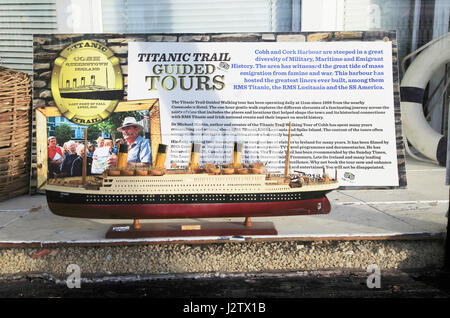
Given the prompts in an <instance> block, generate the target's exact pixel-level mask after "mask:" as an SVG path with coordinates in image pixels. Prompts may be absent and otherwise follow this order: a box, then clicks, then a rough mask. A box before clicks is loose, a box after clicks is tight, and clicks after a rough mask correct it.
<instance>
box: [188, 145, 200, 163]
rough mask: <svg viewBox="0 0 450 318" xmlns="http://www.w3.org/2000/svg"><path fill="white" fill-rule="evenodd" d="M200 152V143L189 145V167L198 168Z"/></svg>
mask: <svg viewBox="0 0 450 318" xmlns="http://www.w3.org/2000/svg"><path fill="white" fill-rule="evenodd" d="M201 152H202V145H201V144H192V145H191V158H190V160H189V168H191V169H192V168H198V163H199V162H200V154H201Z"/></svg>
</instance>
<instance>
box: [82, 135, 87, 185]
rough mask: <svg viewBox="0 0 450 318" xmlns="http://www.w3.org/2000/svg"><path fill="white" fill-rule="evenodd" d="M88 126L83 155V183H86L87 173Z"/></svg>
mask: <svg viewBox="0 0 450 318" xmlns="http://www.w3.org/2000/svg"><path fill="white" fill-rule="evenodd" d="M87 151H88V150H87V128H84V155H83V170H82V174H81V176H82V177H81V183H82V184H83V185H86V174H87Z"/></svg>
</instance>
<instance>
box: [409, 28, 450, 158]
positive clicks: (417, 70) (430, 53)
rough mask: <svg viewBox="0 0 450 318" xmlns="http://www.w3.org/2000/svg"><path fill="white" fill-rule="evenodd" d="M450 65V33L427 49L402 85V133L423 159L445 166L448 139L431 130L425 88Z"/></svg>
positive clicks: (412, 66)
mask: <svg viewBox="0 0 450 318" xmlns="http://www.w3.org/2000/svg"><path fill="white" fill-rule="evenodd" d="M449 62H450V32H449V33H447V34H445V35H444V36H442V37H440V38H439V39H437V40H436V42H434V43H432V44H431V45H430V46H428V47H427V48H426V49H424V50H423V51H422V52H421V53H420V54H419V55H418V56H417V57H416V58H415V60H414V61H413V63H411V65H410V66H409V67H408V69H407V71H406V73H405V74H404V76H403V80H402V83H401V85H400V94H401V103H400V108H401V114H402V122H403V132H404V134H405V136H406V138H407V139H408V141H409V142H410V143H411V144H412V145H413V146H414V148H416V149H417V150H418V151H419V152H420V153H421V154H423V155H424V156H426V157H428V158H430V159H432V160H434V161H437V162H439V164H440V165H442V166H445V164H446V157H447V138H446V137H445V136H443V135H441V134H440V133H438V132H436V131H435V130H434V129H433V128H431V127H430V125H429V124H428V122H427V120H426V119H425V115H424V113H423V107H422V103H423V96H424V92H425V88H426V86H427V84H428V82H429V81H430V79H431V77H432V76H433V74H434V73H435V72H436V71H437V70H438V69H439V68H441V67H443V66H444V65H445V64H447V63H449Z"/></svg>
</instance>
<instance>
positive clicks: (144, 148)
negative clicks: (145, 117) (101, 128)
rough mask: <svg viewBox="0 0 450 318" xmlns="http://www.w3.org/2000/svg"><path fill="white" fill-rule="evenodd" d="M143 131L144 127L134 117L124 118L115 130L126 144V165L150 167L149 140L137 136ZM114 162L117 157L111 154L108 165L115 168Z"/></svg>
mask: <svg viewBox="0 0 450 318" xmlns="http://www.w3.org/2000/svg"><path fill="white" fill-rule="evenodd" d="M143 129H144V127H143V126H142V125H141V124H139V122H137V121H136V118H134V117H126V118H125V119H124V121H123V124H122V126H121V127H119V128H117V131H120V132H121V133H122V135H123V139H124V140H125V141H126V142H127V144H128V164H131V165H151V163H152V153H151V147H150V140H148V139H145V138H143V137H142V136H140V135H139V132H140V131H141V130H143ZM116 162H117V156H116V155H115V154H112V155H111V156H110V157H109V159H108V165H109V166H115V165H116Z"/></svg>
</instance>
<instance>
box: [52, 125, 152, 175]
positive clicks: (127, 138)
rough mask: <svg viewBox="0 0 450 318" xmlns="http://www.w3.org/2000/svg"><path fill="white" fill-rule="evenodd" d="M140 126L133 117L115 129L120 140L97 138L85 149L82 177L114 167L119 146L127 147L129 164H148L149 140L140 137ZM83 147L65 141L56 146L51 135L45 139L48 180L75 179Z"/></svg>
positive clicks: (81, 166) (80, 172) (80, 165)
mask: <svg viewBox="0 0 450 318" xmlns="http://www.w3.org/2000/svg"><path fill="white" fill-rule="evenodd" d="M143 130H144V127H143V126H142V125H141V124H140V123H139V122H138V121H137V120H136V118H134V117H125V119H124V120H123V122H122V125H121V126H120V127H118V128H117V132H120V133H121V135H122V136H123V138H116V139H115V140H112V139H108V138H104V137H101V136H100V137H98V138H97V140H96V141H95V142H93V143H88V146H87V153H86V158H87V166H86V174H87V175H93V174H102V173H103V171H104V170H105V169H107V167H108V166H115V165H116V162H117V152H118V150H119V146H120V145H121V144H126V145H127V146H128V147H127V148H128V164H129V165H140V166H145V165H151V162H152V155H151V144H150V140H149V139H147V138H145V137H144V136H142V135H143ZM84 152H85V145H84V143H83V142H81V141H74V140H69V141H67V142H65V143H64V144H63V145H62V146H61V145H58V142H57V138H56V137H55V136H49V137H48V178H55V177H76V176H81V175H82V173H83V160H84Z"/></svg>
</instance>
